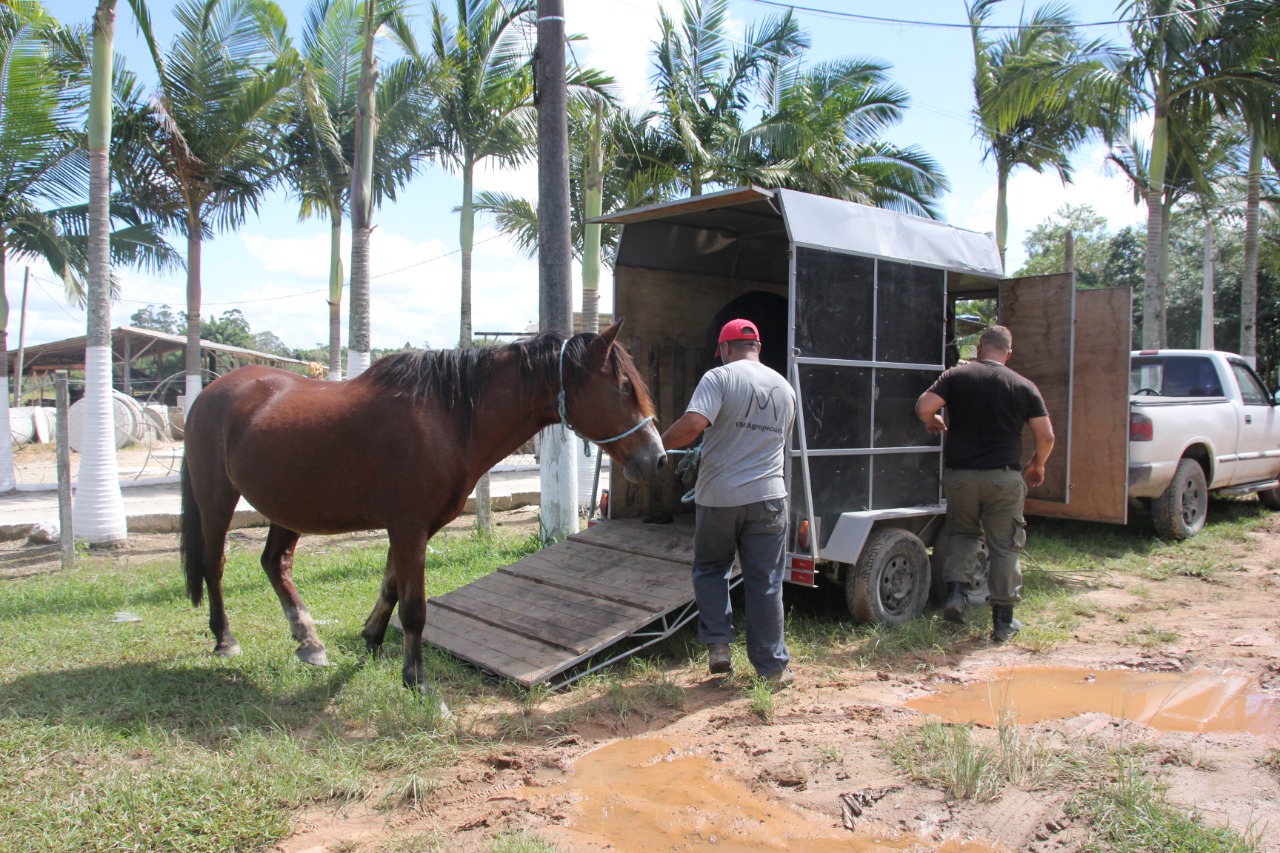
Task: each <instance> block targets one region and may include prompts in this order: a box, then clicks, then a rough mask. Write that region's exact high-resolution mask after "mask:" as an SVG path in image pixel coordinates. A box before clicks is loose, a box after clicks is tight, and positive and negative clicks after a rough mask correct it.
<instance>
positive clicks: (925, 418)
mask: <svg viewBox="0 0 1280 853" xmlns="http://www.w3.org/2000/svg"><path fill="white" fill-rule="evenodd" d="M945 405H947V401H946V400H944V399H942V398H941V397H939V396H938V395H937V394H935V393H933V392H932V391H925V392H924V393H923V394H921V395H920V399H919V400H916V417H917V418H919V419H920V421H921V423H923V424H924V428H925V429H926V430H928V431H929V434H930V435H942V434H943V433H944V432H946V431H947V422H946V421H944V420H943V419H942V414H941V412H942V407H943V406H945Z"/></svg>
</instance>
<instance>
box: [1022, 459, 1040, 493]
mask: <svg viewBox="0 0 1280 853" xmlns="http://www.w3.org/2000/svg"><path fill="white" fill-rule="evenodd" d="M1022 479H1024V480H1026V481H1027V485H1028V486H1030V487H1031V488H1033V489H1034V488H1035V487H1036V486H1039V485H1040V484H1042V483H1043V482H1044V465H1043V464H1039V465H1037V464H1036V461H1035V460H1034V459H1032V460H1031V461H1030V462H1028V463H1027V467H1025V468H1023V469H1022Z"/></svg>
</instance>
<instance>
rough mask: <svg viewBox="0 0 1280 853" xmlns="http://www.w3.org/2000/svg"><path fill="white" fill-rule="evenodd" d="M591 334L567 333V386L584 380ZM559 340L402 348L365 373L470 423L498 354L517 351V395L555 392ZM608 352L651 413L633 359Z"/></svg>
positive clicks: (553, 336)
mask: <svg viewBox="0 0 1280 853" xmlns="http://www.w3.org/2000/svg"><path fill="white" fill-rule="evenodd" d="M595 337H596V335H593V334H591V333H589V332H583V333H581V334H577V335H574V336H573V337H571V338H569V343H568V346H566V347H565V349H564V384H565V387H567V388H575V387H577V386H579V385H581V384H582V383H583V382H585V381H586V378H587V365H586V363H585V362H586V355H587V344H588V343H590V341H591V340H592V339H593V338H595ZM563 343H564V335H563V334H561V333H559V332H543V333H541V334H538V335H535V336H534V337H532V338H529V339H527V340H524V341H517V342H516V343H512V344H506V345H503V346H496V347H477V348H474V349H448V350H423V351H414V352H402V353H396V354H395V355H389V356H386V357H385V358H380V359H378V360H377V361H376V362H374V363H373V364H372V365H371V366H370V367H369V369H368V370H366V371H365V373H364V375H365V376H367V377H368V378H369V380H370V381H372V382H373V383H374V384H375V385H376V386H378V387H379V388H381V389H383V390H385V391H387V392H389V393H392V394H408V395H410V396H411V397H413V399H414V401H415V402H435V403H439V404H442V405H443V406H446V407H448V408H449V409H453V410H455V411H457V412H458V413H459V414H461V415H462V418H463V421H464V422H465V423H466V424H468V425H470V424H471V423H472V421H473V420H474V416H475V409H476V406H477V405H479V401H480V399H481V398H482V397H483V396H484V392H485V389H486V388H487V387H488V385H489V379H490V377H491V376H492V373H493V365H494V362H495V361H496V360H497V359H498V358H499V357H501V356H504V355H507V354H511V353H514V354H515V355H516V357H517V359H518V364H519V365H520V388H519V389H516V390H517V391H518V392H519V393H520V394H522V395H528V394H530V393H547V392H548V391H549V392H551V393H554V392H556V391H558V390H559V387H560V347H561V344H563ZM609 352H610V356H609V360H610V362H611V366H612V367H613V369H614V370H615V371H616V372H619V373H621V374H622V375H624V376H625V377H627V378H628V379H630V380H631V382H632V385H633V387H635V388H636V393H637V395H638V398H639V400H640V403H641V407H642V408H643V409H644V410H645V412H646V414H650V413H651V410H652V403H650V401H649V397H648V393H647V391H646V389H645V385H644V382H643V381H642V380H641V379H640V375H639V373H638V372H637V371H636V369H635V365H634V364H633V363H632V361H631V358H630V357H629V356H628V355H627V353H626V351H625V350H623V349H622V348H621V347H611V348H610V350H609Z"/></svg>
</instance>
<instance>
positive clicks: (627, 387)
mask: <svg viewBox="0 0 1280 853" xmlns="http://www.w3.org/2000/svg"><path fill="white" fill-rule="evenodd" d="M622 393H623V394H628V395H629V394H630V393H631V380H630V379H624V380H622Z"/></svg>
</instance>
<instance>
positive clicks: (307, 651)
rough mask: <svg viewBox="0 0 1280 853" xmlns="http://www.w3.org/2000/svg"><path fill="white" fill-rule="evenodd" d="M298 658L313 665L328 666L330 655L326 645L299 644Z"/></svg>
mask: <svg viewBox="0 0 1280 853" xmlns="http://www.w3.org/2000/svg"><path fill="white" fill-rule="evenodd" d="M296 654H297V655H298V660H300V661H302V662H303V663H307V664H311V665H312V666H328V665H329V656H328V655H327V654H325V650H324V646H298V651H297V652H296Z"/></svg>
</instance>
